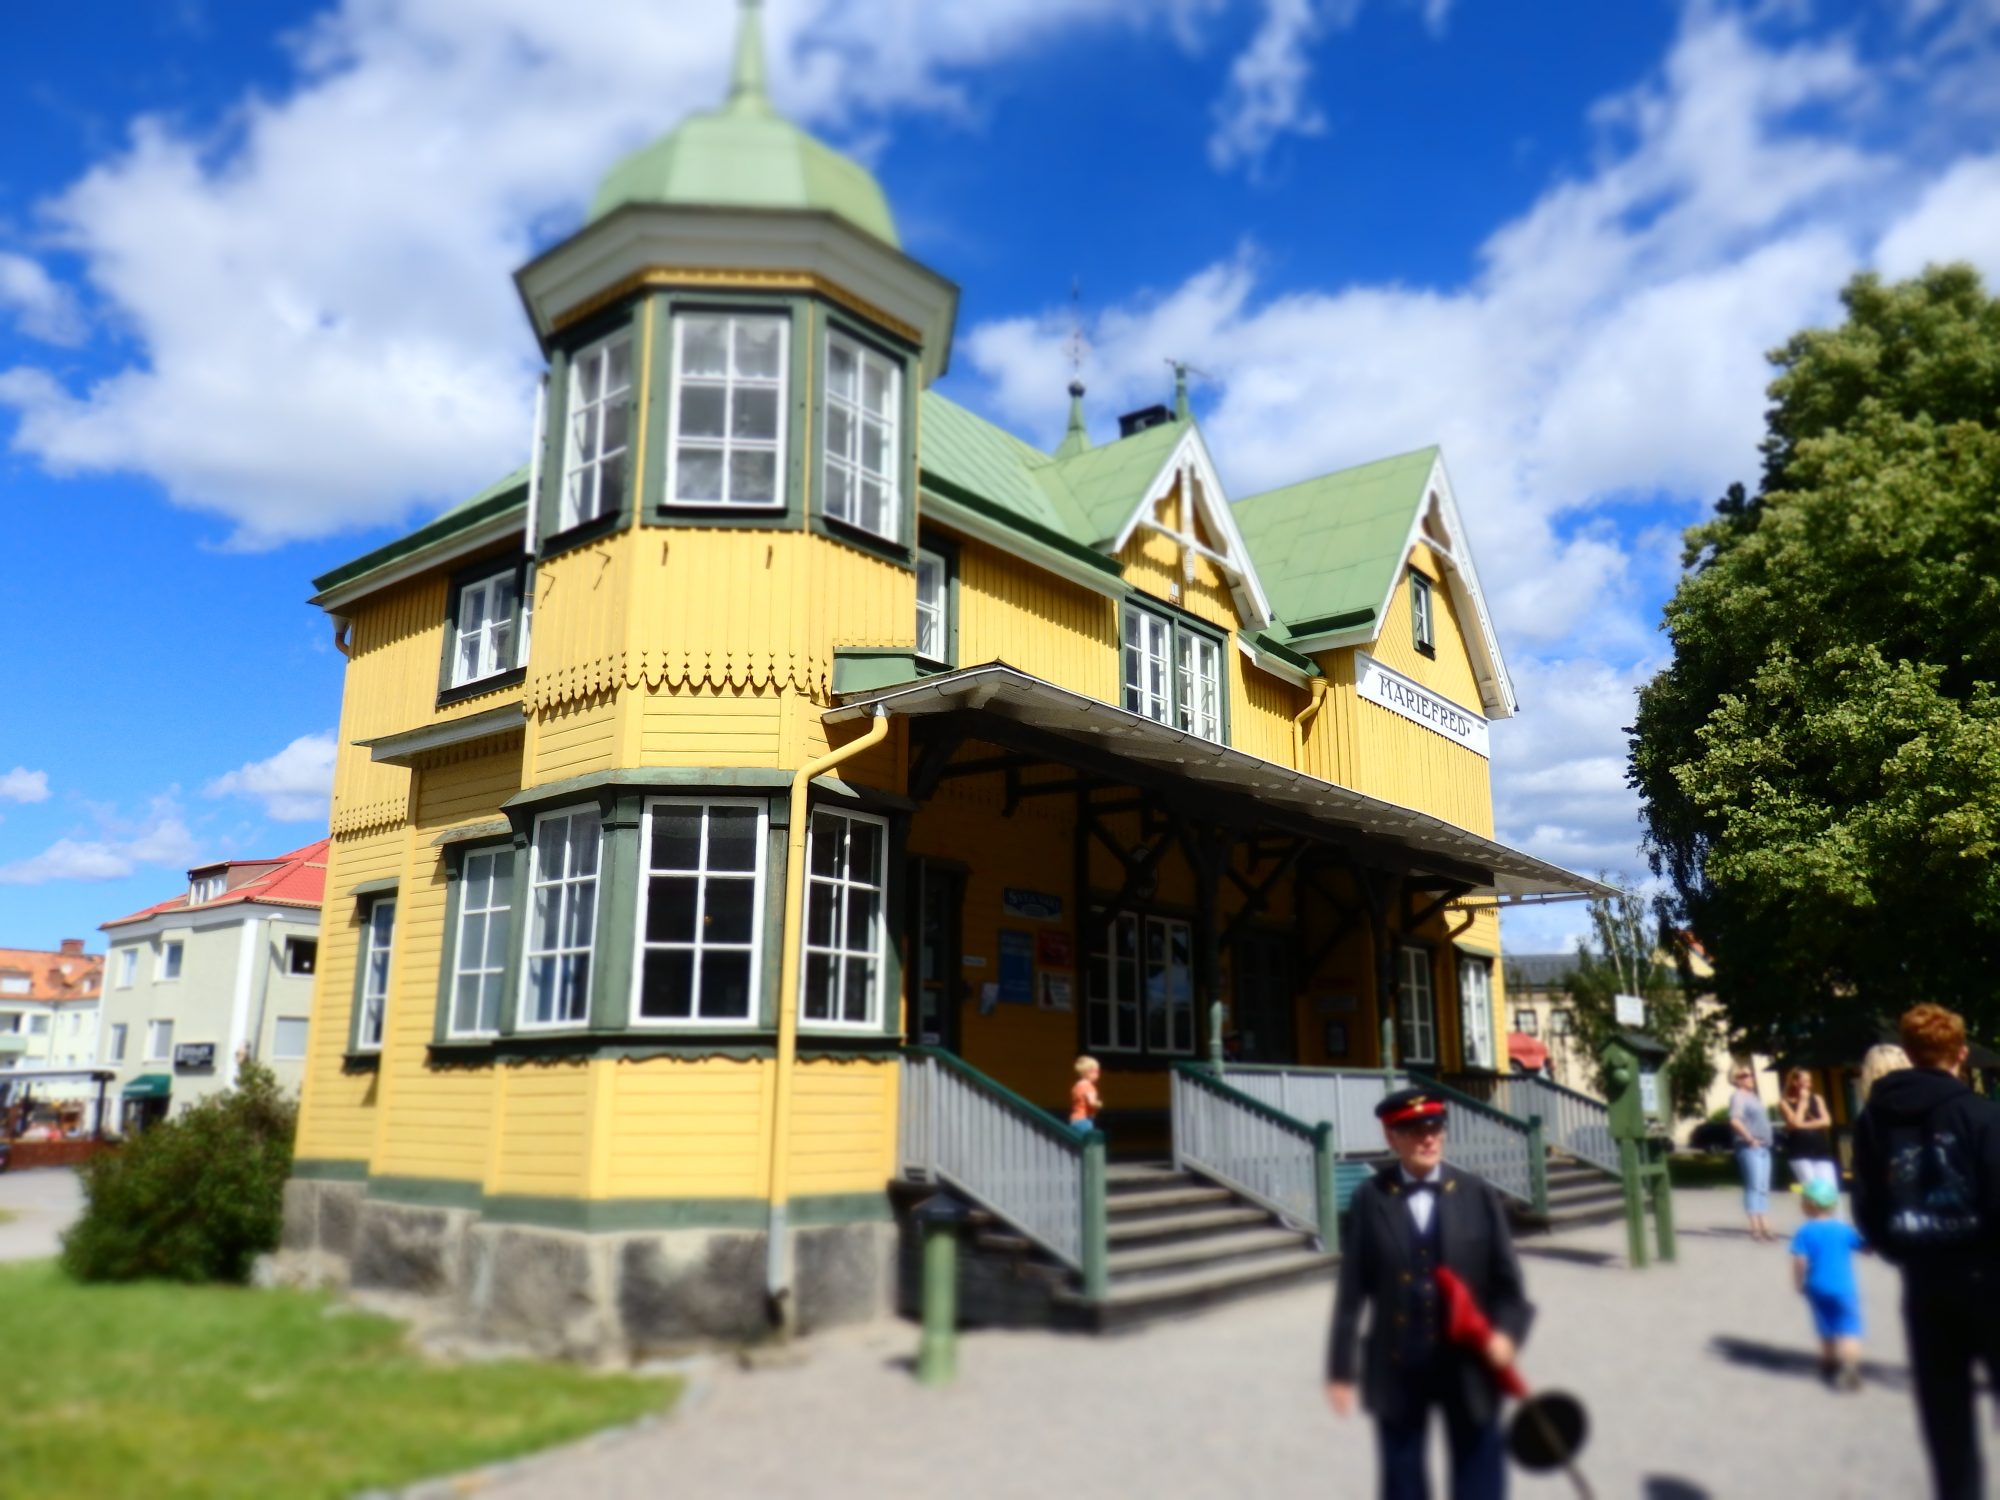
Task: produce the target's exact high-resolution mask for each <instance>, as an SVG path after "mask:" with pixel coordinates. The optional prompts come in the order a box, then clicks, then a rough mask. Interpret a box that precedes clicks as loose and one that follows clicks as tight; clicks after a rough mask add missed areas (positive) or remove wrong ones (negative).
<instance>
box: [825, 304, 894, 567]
mask: <svg viewBox="0 0 2000 1500" xmlns="http://www.w3.org/2000/svg"><path fill="white" fill-rule="evenodd" d="M901 380H902V372H901V371H900V370H898V369H897V367H896V365H895V363H894V362H893V361H891V360H889V359H886V358H884V357H883V356H882V355H880V354H877V353H876V352H875V351H874V350H873V349H870V348H868V347H867V346H866V345H864V344H862V343H860V342H858V341H857V340H855V339H851V338H848V337H846V336H845V335H843V334H838V333H836V334H833V335H831V336H830V337H829V338H828V339H827V341H826V513H827V515H828V516H829V517H831V518H832V519H833V520H836V521H844V522H846V523H847V524H848V525H850V526H857V527H859V528H860V529H861V530H863V531H866V532H871V533H872V534H874V535H876V536H879V537H882V538H884V539H885V540H888V541H894V540H895V539H896V528H897V522H898V519H899V516H898V513H899V511H900V509H901V498H900V497H901V486H900V485H899V484H898V483H897V470H898V467H899V465H900V457H899V453H898V445H897V440H896V439H897V427H898V425H899V424H898V422H897V420H896V417H897V410H898V403H899V401H900V399H901Z"/></svg>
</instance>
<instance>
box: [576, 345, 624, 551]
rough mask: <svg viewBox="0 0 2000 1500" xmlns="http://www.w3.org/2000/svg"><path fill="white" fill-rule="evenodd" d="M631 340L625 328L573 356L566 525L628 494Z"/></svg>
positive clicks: (611, 507)
mask: <svg viewBox="0 0 2000 1500" xmlns="http://www.w3.org/2000/svg"><path fill="white" fill-rule="evenodd" d="M631 397H632V339H631V335H629V334H625V333H620V334H615V335H613V336H612V337H610V338H608V339H605V340H603V341H602V342H600V343H596V344H592V345H591V346H590V347H589V348H587V349H583V350H581V351H579V352H578V353H577V354H576V356H575V357H574V358H573V359H572V360H571V361H570V371H569V426H568V442H567V443H566V444H565V445H564V455H563V488H562V525H563V527H564V529H567V528H569V527H571V526H581V525H582V524H583V523H584V522H586V521H594V520H596V519H597V518H598V517H599V516H604V515H609V514H610V513H611V512H613V511H615V510H616V509H617V508H618V506H619V504H620V502H621V501H622V500H623V499H624V495H625V471H626V455H627V452H628V450H629V448H630V446H631V438H632V400H631Z"/></svg>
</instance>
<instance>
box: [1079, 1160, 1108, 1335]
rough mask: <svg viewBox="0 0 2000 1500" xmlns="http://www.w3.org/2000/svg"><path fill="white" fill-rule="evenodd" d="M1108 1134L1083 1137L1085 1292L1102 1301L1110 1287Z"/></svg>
mask: <svg viewBox="0 0 2000 1500" xmlns="http://www.w3.org/2000/svg"><path fill="white" fill-rule="evenodd" d="M1104 1165H1105V1164H1104V1134H1103V1132H1102V1131H1097V1130H1091V1131H1086V1132H1085V1133H1084V1137H1083V1174H1082V1176H1083V1295H1084V1296H1086V1297H1089V1298H1090V1299H1092V1300H1093V1301H1097V1300H1101V1299H1102V1298H1103V1296H1104V1294H1105V1293H1106V1292H1107V1291H1109V1290H1110V1286H1111V1268H1110V1265H1109V1258H1110V1253H1111V1252H1110V1233H1109V1226H1108V1221H1107V1214H1106V1211H1105V1205H1104V1188H1105V1170H1104Z"/></svg>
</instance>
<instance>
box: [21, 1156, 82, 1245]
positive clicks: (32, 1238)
mask: <svg viewBox="0 0 2000 1500" xmlns="http://www.w3.org/2000/svg"><path fill="white" fill-rule="evenodd" d="M82 1212H83V1187H82V1185H81V1184H80V1183H78V1181H77V1180H76V1173H74V1172H72V1171H70V1170H69V1169H68V1168H67V1167H40V1168H37V1169H36V1170H35V1171H32V1172H0V1217H5V1216H6V1215H9V1214H11V1215H12V1216H13V1217H12V1218H11V1219H8V1220H7V1222H6V1223H4V1224H0V1261H5V1260H39V1259H41V1258H42V1257H43V1256H45V1255H54V1254H55V1253H56V1252H57V1251H58V1250H60V1249H62V1232H63V1231H64V1230H65V1229H67V1228H69V1226H70V1225H71V1224H73V1223H75V1222H76V1218H77V1215H78V1214H80V1213H82Z"/></svg>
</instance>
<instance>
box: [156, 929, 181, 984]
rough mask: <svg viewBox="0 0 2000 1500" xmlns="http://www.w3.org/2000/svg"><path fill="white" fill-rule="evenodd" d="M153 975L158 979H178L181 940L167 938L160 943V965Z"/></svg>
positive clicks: (179, 974) (179, 973) (179, 975)
mask: <svg viewBox="0 0 2000 1500" xmlns="http://www.w3.org/2000/svg"><path fill="white" fill-rule="evenodd" d="M153 977H154V978H155V979H158V980H165V979H179V978H180V977H181V940H180V939H179V938H169V939H167V941H166V942H164V943H162V944H160V966H159V969H158V970H157V972H155V973H154V975H153Z"/></svg>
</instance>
